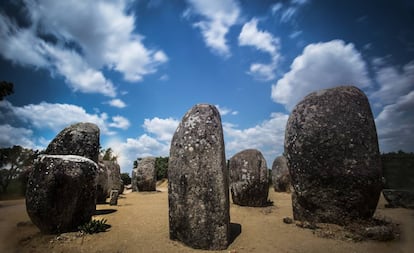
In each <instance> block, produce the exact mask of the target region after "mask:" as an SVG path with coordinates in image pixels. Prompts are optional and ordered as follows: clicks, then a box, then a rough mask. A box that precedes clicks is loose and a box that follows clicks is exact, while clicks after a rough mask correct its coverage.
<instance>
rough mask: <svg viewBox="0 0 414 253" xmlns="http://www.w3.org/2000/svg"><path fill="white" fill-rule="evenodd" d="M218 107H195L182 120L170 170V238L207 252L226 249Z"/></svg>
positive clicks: (225, 192) (224, 178) (225, 178)
mask: <svg viewBox="0 0 414 253" xmlns="http://www.w3.org/2000/svg"><path fill="white" fill-rule="evenodd" d="M228 176H229V175H228V171H227V167H226V158H225V152H224V139H223V129H222V125H221V118H220V114H219V112H218V110H217V108H216V107H214V106H212V105H208V104H198V105H196V106H194V107H193V108H192V109H191V110H189V111H188V112H187V113H186V114H185V116H184V117H183V119H182V121H181V123H180V125H179V126H178V128H177V130H176V132H175V134H174V137H173V139H172V142H171V149H170V158H169V164H168V180H169V182H168V202H169V225H170V238H171V239H172V240H178V241H181V242H183V243H184V244H186V245H188V246H190V247H192V248H196V249H206V250H222V249H226V248H227V246H228V244H229V226H230V214H229V184H228Z"/></svg>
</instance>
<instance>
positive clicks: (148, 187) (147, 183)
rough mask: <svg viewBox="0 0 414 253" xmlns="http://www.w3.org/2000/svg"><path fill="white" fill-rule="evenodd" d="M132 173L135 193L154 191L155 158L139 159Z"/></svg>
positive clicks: (155, 179)
mask: <svg viewBox="0 0 414 253" xmlns="http://www.w3.org/2000/svg"><path fill="white" fill-rule="evenodd" d="M132 173H133V174H132V175H133V176H132V180H133V181H132V185H133V188H135V189H136V190H137V191H140V192H144V191H155V190H156V185H157V171H156V170H155V157H144V158H142V159H140V160H139V161H138V165H137V168H134V170H133V172H132Z"/></svg>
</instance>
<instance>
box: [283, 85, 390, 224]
mask: <svg viewBox="0 0 414 253" xmlns="http://www.w3.org/2000/svg"><path fill="white" fill-rule="evenodd" d="M285 154H286V155H287V156H286V159H287V162H288V167H289V171H290V175H291V178H292V184H293V188H294V192H293V194H292V203H293V215H294V218H295V219H297V220H306V221H311V222H328V223H336V224H346V223H348V222H349V221H352V220H356V219H367V218H370V217H372V215H373V213H374V211H375V209H376V206H377V203H378V199H379V196H380V192H381V189H382V180H381V178H382V171H381V160H380V155H379V148H378V139H377V133H376V128H375V123H374V118H373V116H372V112H371V108H370V105H369V102H368V99H367V97H366V96H365V94H364V93H363V92H362V91H360V90H359V89H358V88H356V87H353V86H341V87H337V88H332V89H326V90H321V91H318V92H314V93H311V94H309V95H308V96H306V97H305V98H304V99H303V100H302V101H301V102H300V103H299V104H297V105H296V107H295V109H294V110H293V111H292V113H291V115H290V117H289V120H288V123H287V126H286V133H285Z"/></svg>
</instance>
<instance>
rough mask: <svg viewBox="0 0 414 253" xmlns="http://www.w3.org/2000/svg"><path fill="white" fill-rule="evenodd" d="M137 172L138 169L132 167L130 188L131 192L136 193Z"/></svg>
mask: <svg viewBox="0 0 414 253" xmlns="http://www.w3.org/2000/svg"><path fill="white" fill-rule="evenodd" d="M137 166H138V165H137ZM137 170H138V168H137V167H134V168H133V169H132V172H131V186H132V191H133V192H137V191H138V186H137Z"/></svg>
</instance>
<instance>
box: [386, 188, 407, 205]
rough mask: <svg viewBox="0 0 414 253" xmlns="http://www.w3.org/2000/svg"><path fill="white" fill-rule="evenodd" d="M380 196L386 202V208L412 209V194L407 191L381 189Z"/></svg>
mask: <svg viewBox="0 0 414 253" xmlns="http://www.w3.org/2000/svg"><path fill="white" fill-rule="evenodd" d="M382 194H383V195H384V198H385V199H386V200H387V202H388V206H387V207H403V208H410V209H414V192H412V191H407V190H395V189H383V190H382Z"/></svg>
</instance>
